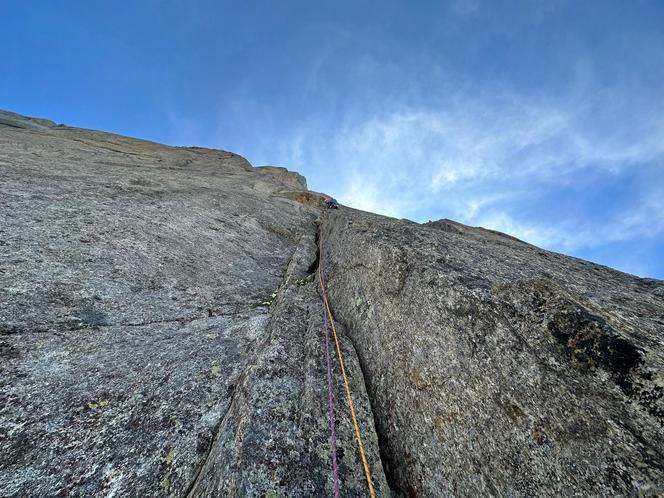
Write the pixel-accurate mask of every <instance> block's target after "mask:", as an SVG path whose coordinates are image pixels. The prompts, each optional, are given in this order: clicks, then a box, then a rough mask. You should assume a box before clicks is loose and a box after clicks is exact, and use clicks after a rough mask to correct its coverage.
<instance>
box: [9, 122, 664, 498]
mask: <svg viewBox="0 0 664 498" xmlns="http://www.w3.org/2000/svg"><path fill="white" fill-rule="evenodd" d="M323 198H324V196H323V194H318V193H315V192H310V191H307V189H306V182H305V180H304V178H302V177H301V176H300V175H297V174H296V173H292V172H289V171H287V170H285V169H284V168H276V167H262V168H254V167H252V166H251V165H250V164H249V163H248V162H247V161H246V160H244V159H243V158H241V157H240V156H237V155H235V154H231V153H228V152H223V151H214V150H207V149H200V148H176V147H168V146H164V145H159V144H155V143H151V142H146V141H141V140H135V139H130V138H125V137H120V136H117V135H112V134H107V133H100V132H95V131H89V130H80V129H75V128H69V127H66V126H62V125H56V124H54V123H52V122H50V121H47V120H41V119H31V118H25V117H22V116H19V115H16V114H11V113H6V112H1V111H0V497H12V498H13V497H24V496H29V497H32V496H38V497H40V496H86V497H87V496H105V497H106V496H108V497H111V496H115V497H125V496H136V497H145V496H179V497H217V496H224V497H225V496H231V497H233V496H252V497H253V496H255V497H272V498H274V497H279V496H281V497H286V496H288V497H305V496H332V493H333V482H332V474H331V463H330V448H329V444H328V436H329V435H328V422H327V378H326V369H325V360H324V350H323V335H322V313H323V308H322V304H321V300H320V297H319V290H318V280H317V278H316V270H317V266H318V264H319V262H320V261H321V260H322V261H324V266H325V269H326V273H327V279H328V282H329V295H330V300H331V306H332V309H333V311H334V314H335V317H336V319H337V320H338V325H339V332H340V333H341V343H342V349H343V351H344V354H345V356H346V362H347V368H348V373H349V376H350V384H351V387H352V391H353V396H354V399H355V402H356V405H357V406H356V407H357V412H358V418H359V422H360V426H361V429H362V433H363V437H364V444H365V447H366V449H367V455H368V460H369V466H370V468H371V471H372V474H373V478H374V481H375V485H376V491H377V495H378V496H409V497H414V496H426V497H428V496H433V497H435V496H469V497H470V496H473V497H474V496H519V497H521V496H523V497H526V496H551V497H553V496H638V495H642V496H650V495H657V494H658V493H659V494H662V493H664V450H663V448H664V399H663V392H664V373H663V370H662V367H663V366H664V282H662V281H659V280H652V279H639V278H636V277H633V276H630V275H626V274H623V273H620V272H617V271H614V270H611V269H609V268H606V267H602V266H599V265H595V264H592V263H588V262H585V261H581V260H578V259H575V258H570V257H566V256H562V255H559V254H554V253H550V252H547V251H543V250H541V249H538V248H537V247H534V246H531V245H529V244H525V243H523V242H521V241H519V240H517V239H514V238H513V237H509V236H507V235H505V234H501V233H498V232H493V231H490V230H484V229H480V228H471V227H467V226H464V225H461V224H459V223H455V222H453V221H449V220H440V221H437V222H433V223H429V224H426V225H418V224H416V223H412V222H408V221H404V220H395V219H391V218H386V217H382V216H378V215H373V214H369V213H364V212H360V211H356V210H352V209H349V208H345V207H342V208H341V209H340V210H338V211H336V210H333V211H324V210H322V199H323ZM334 363H335V366H334V372H333V374H334V380H335V384H334V389H335V396H336V409H337V417H336V427H337V434H338V446H339V464H340V476H341V481H342V487H341V489H342V496H344V497H360V496H367V491H366V485H365V478H364V474H363V472H362V466H361V464H360V461H359V455H358V452H357V447H356V443H355V436H354V431H353V428H352V425H351V422H350V419H349V414H348V408H347V407H346V403H345V394H344V391H343V386H342V383H341V379H340V372H339V369H338V367H337V366H336V362H334Z"/></svg>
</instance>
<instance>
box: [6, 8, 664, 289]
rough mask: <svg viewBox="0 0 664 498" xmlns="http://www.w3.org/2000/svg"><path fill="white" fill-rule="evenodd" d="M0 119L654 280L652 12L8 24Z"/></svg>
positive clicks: (660, 232) (658, 253)
mask: <svg viewBox="0 0 664 498" xmlns="http://www.w3.org/2000/svg"><path fill="white" fill-rule="evenodd" d="M0 18H1V19H2V20H3V29H2V30H1V31H0V43H1V46H2V47H3V56H2V58H1V59H0V108H3V109H8V110H12V111H15V112H19V113H22V114H27V115H32V116H40V117H48V118H51V119H53V120H55V121H58V122H63V123H67V124H71V125H75V126H82V127H89V128H96V129H101V130H107V131H114V132H117V133H122V134H127V135H131V136H137V137H142V138H147V139H151V140H155V141H159V142H164V143H169V144H177V145H200V146H207V147H214V148H222V149H226V150H231V151H233V152H237V153H239V154H242V155H243V156H245V157H246V158H247V159H249V160H250V161H251V162H252V164H254V165H265V164H273V165H281V166H286V167H288V168H289V169H293V170H297V171H299V172H300V173H302V174H304V175H305V176H306V177H307V179H308V181H309V187H310V188H311V189H313V190H320V191H325V192H328V193H331V194H332V195H334V196H335V197H337V198H338V199H339V200H340V201H341V202H343V203H346V204H349V205H351V206H355V207H358V208H361V209H367V210H370V211H375V212H380V213H384V214H388V215H391V216H396V217H403V218H409V219H412V220H415V221H428V220H429V219H438V218H452V219H455V220H458V221H461V222H463V223H467V224H470V225H481V226H485V227H488V228H493V229H497V230H501V231H504V232H507V233H510V234H513V235H515V236H517V237H519V238H522V239H524V240H527V241H529V242H532V243H534V244H537V245H540V246H542V247H545V248H548V249H551V250H555V251H560V252H563V253H567V254H572V255H575V256H578V257H582V258H585V259H590V260H592V261H596V262H599V263H602V264H606V265H609V266H612V267H615V268H618V269H621V270H623V271H627V272H630V273H635V274H638V275H641V276H650V277H658V278H664V2H662V1H659V0H652V1H646V0H633V1H629V2H627V1H622V0H620V1H609V0H606V1H595V0H584V1H582V2H579V1H567V0H547V1H540V0H528V1H526V0H523V1H520V0H512V1H503V0H450V1H440V2H424V1H421V2H419V1H418V2H415V1H409V2H406V1H403V2H394V1H390V0H382V1H380V2H364V1H360V0H355V1H352V2H351V1H340V0H335V1H334V2H322V1H321V2H311V1H308V2H304V1H282V2H275V1H265V2H252V1H244V2H234V3H232V2H222V1H213V0H210V1H196V0H186V1H185V0H179V1H175V0H174V1H166V0H162V1H156V0H155V1H132V2H107V1H105V2H101V1H90V0H86V1H78V2H74V1H59V2H51V1H42V2H39V1H37V2H3V3H2V4H0Z"/></svg>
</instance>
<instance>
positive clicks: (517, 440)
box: [322, 208, 664, 497]
mask: <svg viewBox="0 0 664 498" xmlns="http://www.w3.org/2000/svg"><path fill="white" fill-rule="evenodd" d="M322 226H323V231H322V240H323V244H322V250H323V252H324V254H325V257H326V259H327V266H328V269H329V272H330V276H329V286H330V297H331V302H332V306H333V308H334V312H335V315H336V317H337V319H338V320H340V321H341V322H342V323H344V324H345V326H346V328H347V329H348V330H349V332H350V337H351V339H352V341H353V343H354V344H355V347H356V350H357V352H358V354H359V357H360V362H361V365H362V369H363V371H364V376H365V381H366V384H367V389H368V392H369V397H370V399H371V402H372V406H373V411H374V416H375V419H376V422H377V429H378V434H379V441H380V446H381V451H382V456H383V463H384V465H385V468H386V472H387V477H388V481H389V482H390V484H391V485H392V486H393V487H394V488H395V489H397V490H400V491H402V492H403V493H405V494H408V495H410V496H552V497H553V496H634V495H637V494H641V495H648V496H650V495H654V494H658V493H663V492H664V429H663V423H664V399H662V392H663V389H664V371H663V369H662V367H664V297H663V296H662V290H663V289H664V282H662V281H658V280H650V279H640V278H637V277H634V276H631V275H627V274H624V273H620V272H617V271H614V270H611V269H610V268H606V267H602V266H599V265H595V264H592V263H588V262H585V261H581V260H578V259H575V258H570V257H566V256H562V255H559V254H555V253H551V252H547V251H543V250H541V249H538V248H537V247H534V246H531V245H529V244H525V243H523V242H520V241H518V240H516V239H514V238H512V237H509V236H505V235H503V234H499V233H497V232H491V231H488V230H484V229H473V228H470V227H465V226H464V225H460V224H458V223H454V222H449V221H440V222H434V223H431V224H428V225H418V224H415V223H411V222H407V221H402V220H394V219H391V218H386V217H382V216H378V215H371V214H368V213H363V212H359V211H355V210H351V209H347V208H344V209H342V210H340V211H338V212H337V211H331V212H329V214H328V215H327V218H326V220H325V221H324V223H323V225H322Z"/></svg>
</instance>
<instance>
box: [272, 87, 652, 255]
mask: <svg viewBox="0 0 664 498" xmlns="http://www.w3.org/2000/svg"><path fill="white" fill-rule="evenodd" d="M592 112H593V107H592V106H591V105H587V104H585V103H584V102H583V101H581V102H564V103H561V102H558V103H551V102H543V101H542V102H538V101H533V100H528V99H526V98H523V97H518V96H514V95H507V96H505V95H502V96H493V97H484V98H482V97H481V96H480V97H468V96H466V98H462V96H459V95H454V96H451V98H449V99H447V100H446V101H445V102H444V103H443V104H442V105H438V106H437V107H435V108H423V107H412V106H406V105H398V104H395V105H394V107H393V108H390V109H383V110H381V111H378V112H373V113H369V114H368V115H362V114H360V113H353V114H352V116H349V117H347V118H346V120H345V121H344V122H343V123H335V125H334V126H329V125H328V124H326V123H324V122H319V121H316V122H313V123H307V124H305V125H303V126H302V127H299V128H298V129H297V130H295V131H294V132H293V133H292V135H291V140H287V141H286V142H282V143H281V145H280V147H281V150H282V152H283V155H282V157H283V159H282V160H283V162H285V163H286V164H289V165H296V166H298V165H302V166H303V167H305V168H306V169H308V170H309V171H313V172H314V175H313V176H314V178H312V180H313V181H312V182H311V183H312V184H314V185H325V186H326V188H328V189H332V190H334V192H333V193H334V194H335V195H336V196H337V197H338V198H339V199H340V200H341V201H342V202H344V203H346V204H349V205H351V206H354V207H357V208H359V209H364V210H368V211H374V212H379V213H383V214H387V215H390V216H396V217H409V218H412V219H416V220H419V221H426V219H427V218H428V217H430V216H431V214H432V213H435V214H437V215H438V216H446V217H451V218H454V219H457V220H459V221H462V222H464V223H468V224H471V225H482V226H486V227H488V228H494V229H497V230H501V231H504V232H507V233H511V234H513V235H515V236H517V237H520V238H523V239H525V240H527V241H529V242H532V243H535V244H537V245H541V246H544V247H549V248H554V249H558V250H575V249H578V248H580V247H590V246H595V245H598V244H602V243H607V242H612V241H619V240H626V239H628V238H630V237H635V236H646V237H647V236H653V234H661V233H663V232H664V226H662V223H653V222H652V220H653V219H654V217H657V216H659V219H664V209H663V207H662V205H661V204H656V203H653V202H651V201H650V200H648V199H646V198H645V197H644V198H643V199H640V200H637V202H636V207H634V208H633V210H631V211H630V212H626V213H622V214H621V215H620V216H619V217H616V216H614V215H611V216H607V217H606V218H605V219H604V223H606V225H601V224H599V225H596V226H593V225H592V223H590V222H588V221H587V220H584V215H583V213H578V214H579V216H578V217H571V218H569V219H561V220H557V221H556V222H553V223H552V222H551V220H538V219H536V218H533V217H531V216H529V215H528V212H527V210H525V211H524V212H522V213H521V214H515V213H519V206H523V205H527V204H528V202H533V201H532V199H533V198H534V199H537V197H538V196H539V195H545V194H547V192H549V190H550V189H551V188H561V186H565V185H566V184H572V183H575V182H578V181H579V179H580V178H586V177H587V174H589V173H593V174H596V175H600V176H602V175H603V176H604V177H606V176H612V175H613V176H615V175H619V174H624V173H625V172H627V173H629V170H630V169H636V168H640V167H641V165H642V164H644V163H650V162H652V161H661V160H663V159H664V135H663V134H662V132H663V131H664V119H663V118H660V117H658V116H655V115H648V116H645V117H643V116H641V117H640V119H639V120H635V121H632V123H630V124H629V126H617V127H611V126H609V125H606V124H605V123H602V122H600V123H599V125H598V126H600V129H599V130H598V129H596V128H588V127H587V126H586V125H585V121H586V120H587V119H588V114H589V113H592ZM602 126H605V128H603V129H601V127H602ZM635 129H637V130H638V133H634V130H635ZM309 176H310V177H311V176H312V175H311V174H310V175H309ZM316 177H318V178H316ZM319 188H320V187H319ZM658 188H659V187H658ZM658 188H656V189H655V190H656V191H657V190H658Z"/></svg>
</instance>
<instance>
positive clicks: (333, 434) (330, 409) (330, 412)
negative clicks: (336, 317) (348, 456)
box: [323, 310, 339, 498]
mask: <svg viewBox="0 0 664 498" xmlns="http://www.w3.org/2000/svg"><path fill="white" fill-rule="evenodd" d="M323 323H324V326H325V360H326V361H327V418H328V420H329V423H330V448H331V450H332V476H333V478H334V498H339V467H338V465H337V430H336V428H335V424H334V394H333V392H332V363H331V361H330V325H329V324H328V322H327V313H325V310H323Z"/></svg>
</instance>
